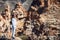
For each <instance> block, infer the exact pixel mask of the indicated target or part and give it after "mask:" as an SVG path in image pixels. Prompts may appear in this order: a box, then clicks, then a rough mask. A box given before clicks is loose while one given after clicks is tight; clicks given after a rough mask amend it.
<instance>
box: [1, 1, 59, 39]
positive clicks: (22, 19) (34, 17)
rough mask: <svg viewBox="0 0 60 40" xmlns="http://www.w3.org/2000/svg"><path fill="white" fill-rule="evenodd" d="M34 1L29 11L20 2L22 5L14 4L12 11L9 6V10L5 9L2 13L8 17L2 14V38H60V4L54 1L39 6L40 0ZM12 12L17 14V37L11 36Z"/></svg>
mask: <svg viewBox="0 0 60 40" xmlns="http://www.w3.org/2000/svg"><path fill="white" fill-rule="evenodd" d="M34 2H36V3H35V4H34ZM34 2H33V3H32V5H31V8H30V9H29V11H27V10H26V9H25V8H24V7H23V6H22V5H21V4H20V3H19V2H18V3H17V4H18V5H21V6H19V7H20V8H14V7H16V6H14V7H13V9H14V10H12V11H10V9H9V6H8V7H7V10H8V11H7V12H6V11H4V10H5V9H6V8H5V9H3V12H1V14H3V13H6V14H4V15H6V16H8V18H7V17H6V16H3V15H0V20H1V21H0V26H1V27H0V40H60V4H59V3H58V4H55V3H54V2H53V3H54V4H51V5H50V6H48V7H46V6H41V5H40V4H39V5H40V6H39V5H38V3H39V1H34ZM56 2H57V1H56ZM58 2H59V1H58ZM43 3H44V2H43ZM8 13H9V14H8ZM10 13H11V14H12V13H14V14H15V15H17V18H16V19H17V28H16V34H15V39H12V38H11V36H12V33H11V31H12V30H11V29H12V28H11V24H10V21H11V20H10V17H11V15H10ZM7 14H8V15H7ZM4 17H6V18H4Z"/></svg>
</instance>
